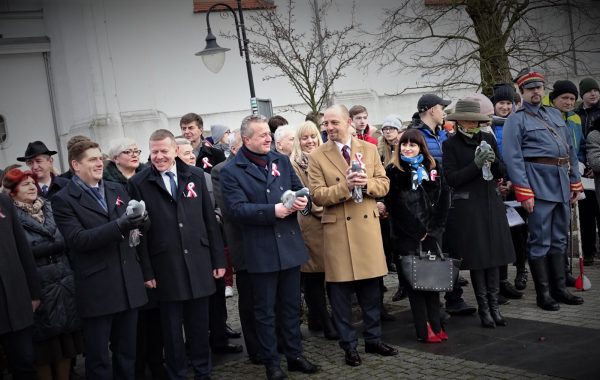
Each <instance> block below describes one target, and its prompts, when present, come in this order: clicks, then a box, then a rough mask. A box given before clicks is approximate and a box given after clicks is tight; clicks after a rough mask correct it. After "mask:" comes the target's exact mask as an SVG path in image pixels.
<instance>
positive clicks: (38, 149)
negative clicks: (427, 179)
mask: <svg viewBox="0 0 600 380" xmlns="http://www.w3.org/2000/svg"><path fill="white" fill-rule="evenodd" d="M40 154H47V155H48V156H52V155H53V154H56V152H55V151H53V150H48V147H47V146H46V144H44V143H43V142H41V141H34V142H30V143H29V144H28V145H27V149H25V155H24V156H23V157H17V161H21V162H25V161H27V160H30V159H32V158H34V157H35V156H39V155H40Z"/></svg>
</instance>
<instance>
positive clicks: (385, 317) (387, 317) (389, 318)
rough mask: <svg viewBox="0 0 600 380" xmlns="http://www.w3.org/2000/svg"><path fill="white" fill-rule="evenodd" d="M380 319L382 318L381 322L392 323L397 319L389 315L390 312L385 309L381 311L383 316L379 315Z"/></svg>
mask: <svg viewBox="0 0 600 380" xmlns="http://www.w3.org/2000/svg"><path fill="white" fill-rule="evenodd" d="M379 318H381V320H382V321H383V322H392V321H395V320H396V317H394V316H393V315H391V314H390V313H388V311H387V310H385V309H382V310H381V314H380V315H379Z"/></svg>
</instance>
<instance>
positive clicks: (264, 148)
mask: <svg viewBox="0 0 600 380" xmlns="http://www.w3.org/2000/svg"><path fill="white" fill-rule="evenodd" d="M240 133H241V136H242V141H243V144H244V145H243V146H242V148H241V149H240V151H239V152H238V153H237V154H236V155H235V158H233V159H232V160H230V161H229V162H228V163H227V164H226V165H225V167H224V168H223V169H222V171H221V186H222V189H223V195H224V198H225V199H224V200H225V203H226V209H227V210H228V211H229V214H228V215H227V217H228V218H230V219H231V220H232V221H233V222H235V223H239V224H240V225H242V238H243V241H244V255H245V259H246V266H247V270H248V273H249V275H250V280H251V284H252V288H253V292H254V315H255V320H256V333H257V337H258V341H259V343H260V346H261V351H262V355H261V356H262V359H263V361H264V364H265V366H266V369H267V378H269V379H282V378H285V374H284V373H283V371H282V370H281V368H280V366H279V354H278V352H277V337H276V333H275V320H276V312H275V309H276V308H277V311H278V314H280V320H279V321H278V322H280V323H281V326H280V327H281V332H282V334H283V340H284V342H285V343H284V347H283V352H284V354H285V356H286V357H287V361H288V370H290V371H300V372H304V373H314V372H317V371H318V367H317V366H315V365H313V364H312V363H310V362H309V361H308V360H306V358H304V356H302V342H301V334H300V265H301V264H302V263H304V262H305V261H306V260H307V259H308V255H307V252H306V248H305V246H304V241H303V239H302V234H301V232H300V227H299V225H298V220H297V216H296V211H300V210H305V209H306V207H307V204H308V199H307V198H306V197H300V198H298V199H297V200H296V202H295V203H294V205H293V206H292V208H289V209H288V208H286V207H285V206H284V205H283V204H282V203H281V196H282V195H283V193H284V192H285V191H286V190H290V189H291V190H299V189H301V188H302V183H301V182H300V180H299V179H298V177H297V176H296V174H295V172H294V170H293V168H292V165H291V163H290V160H289V159H288V158H287V157H286V156H284V155H281V154H279V153H276V152H272V151H270V146H271V134H270V130H269V125H268V124H267V119H266V118H265V117H263V116H248V117H246V118H245V119H244V120H243V121H242V126H241V129H240Z"/></svg>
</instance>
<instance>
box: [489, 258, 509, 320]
mask: <svg viewBox="0 0 600 380" xmlns="http://www.w3.org/2000/svg"><path fill="white" fill-rule="evenodd" d="M499 277H500V276H499V273H498V268H489V269H486V270H485V285H486V287H487V297H488V304H489V305H490V315H491V316H492V319H493V320H494V323H496V326H506V319H504V317H503V316H502V314H500V306H498V293H499V289H498V287H499V282H500V279H499Z"/></svg>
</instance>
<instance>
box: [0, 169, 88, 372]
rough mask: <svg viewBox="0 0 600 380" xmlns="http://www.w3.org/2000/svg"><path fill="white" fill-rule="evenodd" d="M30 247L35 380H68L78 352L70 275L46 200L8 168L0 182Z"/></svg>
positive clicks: (27, 177) (26, 175)
mask: <svg viewBox="0 0 600 380" xmlns="http://www.w3.org/2000/svg"><path fill="white" fill-rule="evenodd" d="M3 186H4V188H5V191H8V192H9V195H10V197H11V198H12V200H13V202H14V204H15V208H16V212H17V217H18V220H19V222H20V223H21V225H22V226H23V229H24V230H25V236H26V238H27V241H28V242H29V246H30V247H31V253H32V254H33V259H34V260H35V263H36V266H37V273H38V275H39V278H40V285H41V304H40V307H39V308H38V309H37V311H36V313H35V315H34V322H35V323H34V332H33V340H34V353H35V362H36V365H37V372H38V378H39V379H40V380H51V379H58V380H68V379H69V373H70V369H71V359H72V358H74V357H75V356H77V354H79V353H81V352H82V351H83V342H82V336H81V333H80V332H79V331H78V330H79V326H80V320H79V316H78V313H77V307H76V304H75V285H74V280H73V271H72V270H71V267H70V265H69V261H68V259H67V256H66V254H65V242H64V239H63V237H62V235H61V234H60V232H59V231H58V228H57V227H56V224H55V222H54V217H53V215H52V209H51V208H50V204H49V202H48V201H46V200H44V199H43V198H41V197H38V193H37V184H36V181H35V179H34V175H33V174H32V173H31V172H30V171H25V172H24V171H21V170H19V169H12V170H10V171H9V172H8V173H6V175H5V177H4V179H3Z"/></svg>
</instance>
